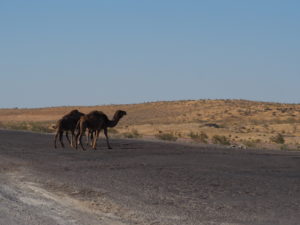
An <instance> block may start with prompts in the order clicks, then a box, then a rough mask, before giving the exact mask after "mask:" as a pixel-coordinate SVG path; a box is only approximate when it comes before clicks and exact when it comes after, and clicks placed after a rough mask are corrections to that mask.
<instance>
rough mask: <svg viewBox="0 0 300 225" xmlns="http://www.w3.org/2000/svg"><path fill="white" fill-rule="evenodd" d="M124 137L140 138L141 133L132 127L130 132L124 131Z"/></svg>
mask: <svg viewBox="0 0 300 225" xmlns="http://www.w3.org/2000/svg"><path fill="white" fill-rule="evenodd" d="M123 136H124V137H125V138H141V137H142V135H141V134H140V133H139V132H138V130H136V129H132V130H131V132H125V133H124V134H123Z"/></svg>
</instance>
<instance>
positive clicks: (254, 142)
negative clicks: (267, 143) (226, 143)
mask: <svg viewBox="0 0 300 225" xmlns="http://www.w3.org/2000/svg"><path fill="white" fill-rule="evenodd" d="M242 143H243V144H244V145H245V146H246V147H248V148H254V147H256V145H257V144H258V143H261V140H260V139H256V140H243V141H242Z"/></svg>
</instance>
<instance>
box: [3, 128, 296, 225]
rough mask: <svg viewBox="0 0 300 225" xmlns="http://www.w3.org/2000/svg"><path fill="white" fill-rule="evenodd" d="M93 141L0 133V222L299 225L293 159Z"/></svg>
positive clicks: (255, 152) (275, 154)
mask: <svg viewBox="0 0 300 225" xmlns="http://www.w3.org/2000/svg"><path fill="white" fill-rule="evenodd" d="M98 143H99V144H98V150H96V151H94V150H91V149H89V150H87V151H81V150H74V149H71V148H65V149H62V148H60V149H54V148H53V136H52V135H44V134H35V133H27V132H16V131H3V130H0V203H1V204H0V224H7V225H14V224H33V225H35V224H45V225H47V224H49V225H50V224H51V225H52V224H66V225H69V224H82V225H85V224H86V225H93V224H104V225H106V224H116V225H119V224H120V225H121V224H149V225H150V224H152V225H158V224H161V225H162V224H163V225H169V224H170V225H176V224H178V225H179V224H180V225H182V224H187V225H189V224H195V225H196V224H197V225H198V224H199V225H201V224H212V225H214V224H218V225H219V224H223V225H225V224H226V225H229V224H232V225H233V224H251V225H253V224H255V225H256V224H257V225H259V224H263V225H268V224H270V225H271V224H272V225H276V224H284V225H290V224H291V225H292V224H299V220H300V213H299V212H300V152H289V151H266V150H237V149H228V148H220V147H219V148H217V147H213V146H211V147H209V146H193V145H182V144H176V143H163V142H153V141H152V142H149V141H142V140H141V141H140V140H121V139H112V140H111V144H112V147H113V149H112V150H107V149H106V143H105V141H104V140H103V139H102V140H99V142H98Z"/></svg>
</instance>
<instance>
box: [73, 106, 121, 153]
mask: <svg viewBox="0 0 300 225" xmlns="http://www.w3.org/2000/svg"><path fill="white" fill-rule="evenodd" d="M125 115H126V112H125V111H122V110H117V111H116V112H115V114H114V117H113V119H112V120H109V119H108V117H107V116H106V115H105V114H104V113H103V112H101V111H92V112H90V113H88V114H86V115H85V116H83V117H81V118H80V120H79V121H78V124H77V127H78V130H79V131H78V133H77V135H76V145H75V147H76V148H77V145H78V144H80V146H81V148H82V149H83V150H85V148H84V147H83V145H82V141H81V138H82V135H83V134H84V133H85V130H86V129H89V132H91V133H92V134H93V137H92V142H93V143H92V147H93V149H95V150H96V143H97V138H98V137H99V133H100V132H101V130H102V129H103V130H104V135H105V137H106V143H107V147H108V149H112V147H111V146H110V144H109V140H108V135H107V128H108V127H115V126H116V125H117V124H118V122H119V121H120V119H121V118H122V117H123V116H125Z"/></svg>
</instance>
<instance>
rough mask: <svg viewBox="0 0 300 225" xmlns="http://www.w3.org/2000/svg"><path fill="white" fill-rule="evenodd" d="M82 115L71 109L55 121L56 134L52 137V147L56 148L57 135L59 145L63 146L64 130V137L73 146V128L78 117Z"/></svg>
mask: <svg viewBox="0 0 300 225" xmlns="http://www.w3.org/2000/svg"><path fill="white" fill-rule="evenodd" d="M81 116H84V113H81V112H79V111H78V110H77V109H75V110H72V111H71V112H69V113H68V114H66V115H64V116H63V117H62V118H61V119H60V120H58V121H57V123H56V134H55V138H54V148H56V147H57V146H56V140H57V137H58V136H59V141H60V144H61V146H62V147H63V148H64V147H65V146H64V143H63V133H64V132H66V137H67V140H68V142H69V144H70V145H71V147H73V140H74V138H75V129H76V125H77V122H78V121H79V119H80V117H81ZM69 131H71V133H72V137H71V141H70V138H69V135H68V132H69Z"/></svg>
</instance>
